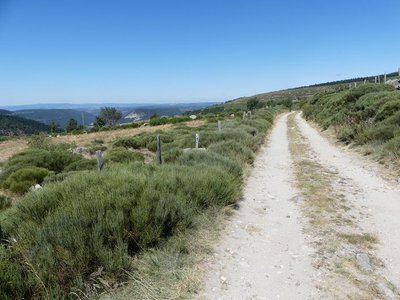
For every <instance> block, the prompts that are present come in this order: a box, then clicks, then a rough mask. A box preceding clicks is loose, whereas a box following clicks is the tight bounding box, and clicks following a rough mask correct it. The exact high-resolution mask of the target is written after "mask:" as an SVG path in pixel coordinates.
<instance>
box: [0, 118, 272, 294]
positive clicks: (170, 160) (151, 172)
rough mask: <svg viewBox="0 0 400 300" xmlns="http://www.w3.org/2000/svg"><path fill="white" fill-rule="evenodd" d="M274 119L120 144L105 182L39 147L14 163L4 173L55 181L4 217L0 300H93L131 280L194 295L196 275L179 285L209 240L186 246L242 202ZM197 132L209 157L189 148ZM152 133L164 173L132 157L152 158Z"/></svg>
mask: <svg viewBox="0 0 400 300" xmlns="http://www.w3.org/2000/svg"><path fill="white" fill-rule="evenodd" d="M273 116H274V113H273V112H271V111H260V112H258V113H256V114H254V120H251V121H242V120H239V119H237V120H229V121H223V130H222V131H218V130H217V128H216V124H208V125H202V126H200V127H197V128H192V127H189V126H182V125H181V126H178V127H176V128H174V129H171V130H169V131H167V132H148V133H145V134H141V135H139V136H134V137H130V138H124V139H122V140H118V141H116V142H115V145H113V148H112V149H111V150H110V151H109V153H108V154H107V155H106V157H105V167H104V169H103V171H102V173H101V174H99V173H98V172H97V171H95V170H92V168H93V167H94V166H93V165H94V162H93V161H90V160H85V159H83V158H82V157H80V156H78V157H74V156H71V155H72V153H70V152H69V151H68V149H66V146H62V145H61V146H54V145H48V144H47V143H44V144H42V142H43V141H40V140H39V141H35V143H36V144H35V145H33V144H31V147H36V148H35V149H32V150H28V151H27V153H23V154H19V155H16V156H14V157H13V158H11V159H10V160H9V162H7V164H6V170H8V169H10V168H12V167H13V166H14V167H15V166H18V168H19V167H21V168H22V167H24V166H25V165H26V163H27V162H29V163H30V164H32V162H35V163H34V164H35V167H47V168H48V170H52V171H53V172H54V173H58V174H55V177H54V178H51V179H50V177H48V180H47V181H46V180H45V185H44V188H43V189H42V190H39V191H36V192H28V193H27V194H26V195H25V196H24V197H22V198H21V199H19V200H18V201H17V203H16V205H14V206H12V207H11V208H9V209H6V210H4V211H3V212H2V213H1V214H0V226H1V231H0V234H1V236H2V240H1V243H0V258H1V261H0V298H5V299H15V298H52V299H66V298H67V299H68V298H76V297H87V296H88V297H89V296H96V295H98V293H100V292H101V291H108V292H113V291H114V289H115V288H118V287H119V286H120V285H121V284H122V283H123V282H124V281H126V280H129V278H131V279H133V281H134V282H136V283H138V282H140V285H141V286H142V287H143V286H148V282H151V281H154V282H157V283H162V282H164V287H165V288H163V289H160V290H156V291H155V292H154V291H153V292H149V295H151V294H152V293H156V294H157V295H163V296H160V297H161V298H162V297H164V298H168V297H169V296H168V295H170V294H168V293H175V292H176V293H177V294H182V295H184V294H185V293H186V292H187V293H190V292H194V290H195V288H193V286H195V285H196V284H195V283H193V282H196V280H195V277H196V276H194V275H193V274H192V275H190V276H189V275H188V277H187V278H186V279H184V278H182V277H181V276H184V275H182V274H184V273H185V272H189V273H190V272H192V271H190V270H192V269H191V266H190V264H191V262H193V259H196V255H197V254H196V253H203V252H202V251H203V250H201V249H206V248H207V247H206V245H203V246H202V243H203V242H206V240H204V241H203V240H199V241H194V240H193V239H192V238H190V237H191V236H198V235H197V234H196V233H198V234H201V232H204V230H205V227H204V224H212V223H210V220H217V219H218V217H215V212H219V213H221V212H223V211H224V209H225V208H226V207H229V206H231V205H234V204H235V203H236V201H237V200H238V199H239V198H240V197H241V185H242V181H243V176H242V174H243V168H245V167H246V166H247V165H248V164H250V163H251V162H252V160H253V158H254V152H255V151H256V150H257V149H258V148H259V145H260V143H259V142H260V139H261V138H262V137H263V136H264V135H265V134H266V131H267V130H268V129H269V128H270V126H271V124H272V121H273ZM195 133H199V134H200V137H201V145H202V147H207V150H195V149H191V148H193V147H194V134H195ZM156 134H160V135H161V140H162V149H163V157H164V163H163V164H162V165H161V166H157V165H155V164H154V163H150V164H144V163H143V162H142V161H143V157H142V156H140V155H138V153H139V152H137V151H139V150H140V151H144V149H147V150H146V151H155V147H154V140H155V135H156ZM102 142H103V141H102ZM98 144H102V143H100V142H98ZM37 148H40V149H37ZM131 148H135V149H136V151H132V149H131ZM49 155H50V156H49ZM49 157H50V159H49ZM28 158H29V159H28ZM53 158H54V159H53ZM67 158H68V159H67ZM69 158H73V159H69ZM49 162H52V163H51V164H49ZM36 165H37V166H36ZM50 166H51V169H50ZM53 166H57V167H58V169H56V168H55V167H53ZM15 168H16V167H15ZM86 168H87V169H89V170H85V169H86ZM16 169H17V168H16ZM13 172H14V170H13ZM13 172H11V171H10V172H6V173H7V174H13ZM213 214H214V216H213ZM205 220H208V221H205ZM207 222H208V223H207ZM203 223H204V224H203ZM207 228H208V229H210V228H211V227H210V225H209V226H207ZM193 245H195V246H193ZM196 249H197V250H196ZM196 251H200V252H196ZM157 270H158V271H157ZM168 270H171V271H172V270H174V275H171V276H170V274H171V273H168ZM185 270H186V271H185ZM182 272H183V273H182ZM185 274H186V273H185ZM146 276H147V277H146ZM135 278H136V279H135ZM138 278H141V279H140V280H139V279H138ZM193 280H194V281H193ZM179 281H182V283H179ZM132 284H133V286H135V288H134V290H135V291H136V288H137V286H136V285H135V284H134V283H132ZM171 285H172V286H174V289H173V290H171V289H170V288H171ZM157 286H158V285H157ZM161 286H162V284H161ZM139 290H140V289H139ZM185 291H186V292H185ZM131 293H134V292H133V291H132V292H131ZM143 293H144V291H143ZM141 295H142V296H143V294H141ZM130 298H132V297H130ZM139 298H140V297H139Z"/></svg>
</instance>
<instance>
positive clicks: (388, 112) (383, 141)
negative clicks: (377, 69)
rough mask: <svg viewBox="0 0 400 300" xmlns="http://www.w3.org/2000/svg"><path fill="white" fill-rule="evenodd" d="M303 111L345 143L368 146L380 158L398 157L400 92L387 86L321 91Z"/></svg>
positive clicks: (365, 86) (364, 86)
mask: <svg viewBox="0 0 400 300" xmlns="http://www.w3.org/2000/svg"><path fill="white" fill-rule="evenodd" d="M303 112H304V115H305V117H306V118H308V119H312V120H315V121H316V122H318V123H319V124H320V125H321V126H322V127H323V128H324V129H327V128H329V127H331V128H333V129H334V130H335V133H336V135H337V136H338V138H339V139H340V140H341V141H343V142H344V143H347V144H348V143H354V144H357V145H369V146H371V147H372V148H374V149H376V150H377V153H378V152H379V154H380V156H381V157H385V156H390V157H394V158H397V159H398V158H399V157H400V147H399V145H400V143H399V141H400V93H399V92H398V91H395V90H394V88H393V87H392V86H390V85H378V84H367V85H361V86H359V87H357V88H353V89H351V90H343V91H340V92H335V93H322V94H319V95H316V96H314V97H313V98H311V99H310V100H309V101H308V102H307V103H306V104H305V105H304V106H303Z"/></svg>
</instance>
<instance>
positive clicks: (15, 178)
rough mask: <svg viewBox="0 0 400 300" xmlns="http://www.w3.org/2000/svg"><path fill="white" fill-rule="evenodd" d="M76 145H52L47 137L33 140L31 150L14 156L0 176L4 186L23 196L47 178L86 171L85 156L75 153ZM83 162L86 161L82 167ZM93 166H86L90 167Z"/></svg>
mask: <svg viewBox="0 0 400 300" xmlns="http://www.w3.org/2000/svg"><path fill="white" fill-rule="evenodd" d="M72 148H73V145H70V144H58V145H54V144H50V142H49V141H48V138H47V137H46V136H44V135H39V136H36V137H33V138H32V139H31V140H30V142H29V148H28V149H27V150H25V151H23V152H21V153H18V154H16V155H14V156H13V157H11V158H10V159H9V160H8V161H7V162H6V163H5V165H4V166H3V168H2V172H1V173H0V186H1V187H2V188H4V189H6V190H10V191H11V192H13V193H17V194H23V193H25V192H27V191H28V190H29V188H30V187H31V186H32V185H35V184H38V183H39V184H40V183H42V182H43V180H44V178H45V177H46V176H47V175H52V174H53V173H54V174H59V173H61V172H63V171H64V170H66V171H71V170H78V169H79V170H82V169H83V167H82V165H83V164H84V163H83V162H84V161H86V160H84V159H83V157H82V156H80V155H77V154H74V153H72V151H71V149H72ZM79 161H82V162H81V163H80V164H79V163H78V162H79ZM92 165H93V163H91V165H90V166H89V164H86V165H85V166H86V167H87V168H91V166H92Z"/></svg>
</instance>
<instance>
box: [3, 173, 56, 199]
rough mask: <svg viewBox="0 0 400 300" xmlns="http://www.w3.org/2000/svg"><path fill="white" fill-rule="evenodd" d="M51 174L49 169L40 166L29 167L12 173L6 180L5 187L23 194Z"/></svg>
mask: <svg viewBox="0 0 400 300" xmlns="http://www.w3.org/2000/svg"><path fill="white" fill-rule="evenodd" d="M48 174H49V170H47V169H45V168H38V167H27V168H22V169H19V170H18V171H15V172H14V173H12V174H11V175H10V176H9V177H8V178H7V180H6V181H5V182H4V187H5V188H6V189H9V190H10V191H12V192H14V193H17V194H23V193H26V192H27V191H28V190H29V188H30V187H31V186H34V185H35V184H41V183H42V182H43V179H44V178H45V177H46V176H47V175H48Z"/></svg>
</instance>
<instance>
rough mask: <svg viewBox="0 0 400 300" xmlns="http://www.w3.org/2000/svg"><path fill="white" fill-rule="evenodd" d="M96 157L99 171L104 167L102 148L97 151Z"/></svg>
mask: <svg viewBox="0 0 400 300" xmlns="http://www.w3.org/2000/svg"><path fill="white" fill-rule="evenodd" d="M96 158H97V169H98V170H99V173H100V172H101V170H102V169H103V164H104V163H103V152H102V151H101V150H97V151H96Z"/></svg>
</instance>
